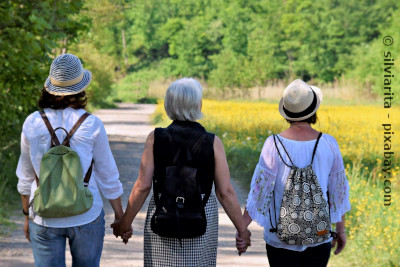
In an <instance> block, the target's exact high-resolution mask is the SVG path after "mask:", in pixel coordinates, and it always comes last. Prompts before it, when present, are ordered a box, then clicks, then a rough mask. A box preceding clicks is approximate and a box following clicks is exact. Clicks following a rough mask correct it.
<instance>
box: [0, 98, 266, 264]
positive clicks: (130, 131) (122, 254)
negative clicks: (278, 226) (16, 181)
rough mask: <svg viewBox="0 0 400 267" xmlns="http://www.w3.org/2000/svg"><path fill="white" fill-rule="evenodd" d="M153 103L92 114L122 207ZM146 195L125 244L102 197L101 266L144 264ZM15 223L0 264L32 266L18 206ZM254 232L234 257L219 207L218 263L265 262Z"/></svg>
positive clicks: (1, 245)
mask: <svg viewBox="0 0 400 267" xmlns="http://www.w3.org/2000/svg"><path fill="white" fill-rule="evenodd" d="M154 109H155V106H154V105H144V104H120V105H119V107H118V108H117V109H101V110H98V111H96V112H95V113H94V114H95V115H97V116H98V117H99V118H100V119H101V120H102V121H103V123H104V126H105V128H106V131H107V134H108V136H109V141H110V146H111V149H112V151H113V154H114V157H115V160H116V162H117V165H118V169H119V171H120V177H121V178H120V179H121V182H122V184H123V187H124V194H123V196H122V203H123V207H124V208H125V207H126V203H127V200H128V197H129V193H130V191H131V189H132V186H133V184H134V183H135V180H136V178H137V175H138V167H139V163H140V158H141V154H142V151H143V148H144V142H145V140H146V137H147V135H148V134H149V132H150V131H152V130H153V128H154V127H152V126H151V123H150V115H151V114H152V113H153V112H154ZM232 184H233V186H234V188H235V191H236V193H237V195H238V198H239V201H240V203H241V206H242V208H244V205H245V201H246V196H247V192H245V191H244V190H243V189H242V188H241V187H240V186H239V185H238V184H237V183H236V182H235V180H234V179H232ZM148 201H149V198H148V199H147V200H146V202H145V204H144V205H143V207H142V209H141V211H140V212H139V214H138V216H137V217H136V218H135V220H134V222H133V225H132V226H133V229H134V237H133V238H132V239H130V241H129V243H128V244H127V245H124V244H123V243H122V242H121V241H120V239H116V238H115V237H114V236H113V235H112V231H111V229H110V228H109V225H110V224H111V223H112V221H113V216H114V215H113V211H112V209H111V206H110V205H109V203H108V202H107V201H104V210H105V213H106V235H105V238H104V249H103V254H102V259H101V266H143V226H144V220H145V217H146V209H147V206H148ZM10 216H11V217H12V219H13V221H15V222H16V224H17V227H16V229H15V230H10V235H9V236H7V237H1V240H0V266H4V267H6V266H13V267H14V266H18V267H24V266H34V262H33V255H32V250H31V247H30V244H29V243H28V241H26V240H25V238H24V235H23V231H22V226H23V217H22V216H21V215H20V210H17V211H15V212H13V213H12V214H11V215H10ZM249 229H250V231H251V232H252V244H253V245H252V247H250V248H249V249H248V252H246V253H245V254H243V255H242V256H240V257H239V256H238V255H237V253H236V248H235V232H236V231H235V228H234V227H233V224H232V223H231V222H230V220H229V219H228V216H227V215H226V214H225V212H224V211H223V209H222V207H219V236H218V256H217V266H221V267H222V266H229V267H233V266H268V260H267V256H266V253H265V242H264V241H263V237H262V236H263V234H262V228H260V227H259V226H258V225H256V224H255V223H252V224H251V225H250V228H249ZM66 259H67V266H71V256H70V254H69V252H68V245H67V253H66Z"/></svg>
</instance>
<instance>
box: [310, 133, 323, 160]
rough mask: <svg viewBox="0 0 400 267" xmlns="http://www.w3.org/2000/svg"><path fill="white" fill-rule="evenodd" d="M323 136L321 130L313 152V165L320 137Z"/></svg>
mask: <svg viewBox="0 0 400 267" xmlns="http://www.w3.org/2000/svg"><path fill="white" fill-rule="evenodd" d="M321 136H322V133H321V132H320V133H319V135H318V138H317V142H315V146H314V151H313V153H312V158H311V165H312V164H313V162H314V156H315V152H316V151H317V146H318V142H319V139H320V138H321Z"/></svg>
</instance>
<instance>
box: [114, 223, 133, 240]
mask: <svg viewBox="0 0 400 267" xmlns="http://www.w3.org/2000/svg"><path fill="white" fill-rule="evenodd" d="M111 228H113V234H114V235H115V237H116V238H117V237H118V236H120V237H121V238H122V242H124V243H125V244H127V243H128V240H129V238H131V237H132V235H133V229H132V226H129V228H128V229H124V228H123V227H122V225H121V221H118V220H115V221H114V223H112V224H111Z"/></svg>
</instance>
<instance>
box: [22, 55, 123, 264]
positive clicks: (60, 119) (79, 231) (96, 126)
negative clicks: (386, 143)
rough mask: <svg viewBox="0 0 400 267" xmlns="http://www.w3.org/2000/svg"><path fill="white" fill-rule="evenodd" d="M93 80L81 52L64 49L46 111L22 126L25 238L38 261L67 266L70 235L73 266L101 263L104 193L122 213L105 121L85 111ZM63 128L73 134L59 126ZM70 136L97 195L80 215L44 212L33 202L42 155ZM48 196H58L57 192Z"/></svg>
mask: <svg viewBox="0 0 400 267" xmlns="http://www.w3.org/2000/svg"><path fill="white" fill-rule="evenodd" d="M91 80H92V74H91V72H90V71H88V70H86V69H84V68H83V66H82V64H81V61H80V60H79V58H78V57H76V56H74V55H71V54H63V55H60V56H59V57H57V58H56V59H54V61H53V63H52V64H51V67H50V75H49V77H48V78H47V79H46V82H45V84H44V89H43V90H42V93H41V96H40V99H39V102H38V106H39V108H40V109H42V111H40V112H38V111H36V112H34V113H32V114H30V115H29V116H28V117H27V118H26V120H25V122H24V125H23V128H22V133H21V156H20V159H19V162H18V167H17V176H18V179H19V180H18V192H19V193H20V194H21V199H22V206H23V208H22V212H23V213H24V215H25V225H24V232H25V237H26V238H27V239H28V241H30V242H31V244H32V249H33V256H34V259H35V266H52V267H54V266H65V243H66V239H68V242H69V247H70V252H71V255H72V264H73V266H99V264H100V257H101V253H102V249H103V239H104V230H105V227H104V225H105V221H104V211H103V202H102V199H101V195H100V192H101V193H102V195H103V196H104V197H105V198H107V199H109V201H110V203H111V206H112V207H113V209H114V212H115V219H116V220H118V219H120V218H121V217H122V215H123V210H122V206H121V195H122V185H121V183H120V181H119V173H118V169H117V166H116V164H115V161H114V158H113V155H112V153H111V150H110V147H109V144H108V139H107V135H106V132H105V129H104V126H103V123H102V122H101V120H100V119H99V118H97V117H96V116H94V115H91V114H89V113H87V112H86V111H85V107H86V103H87V97H86V93H85V89H86V88H87V87H88V86H89V84H90V82H91ZM58 127H62V128H64V129H65V130H66V132H68V133H66V132H64V131H58V130H57V128H58ZM53 129H56V131H55V132H54V130H53ZM67 135H68V136H67ZM66 137H67V138H66ZM65 139H68V140H69V147H70V148H71V149H72V150H73V151H75V152H76V153H77V155H78V156H79V159H80V162H81V168H82V174H83V175H85V174H86V175H85V179H84V177H82V178H77V180H78V181H79V179H82V180H81V181H80V182H83V180H84V182H86V185H85V187H86V188H87V189H88V190H87V189H85V190H87V191H85V192H88V194H89V195H90V194H91V195H92V199H93V200H92V202H91V206H89V207H88V210H87V211H85V212H83V213H81V214H76V215H71V216H66V217H54V216H50V217H48V216H44V215H43V214H42V213H41V214H42V215H39V214H38V213H37V212H35V210H36V208H34V207H32V205H30V203H32V202H33V198H34V193H35V191H37V189H38V187H39V185H40V186H42V184H41V183H40V182H41V181H40V180H41V179H42V177H43V173H44V170H42V176H40V173H41V161H42V158H43V155H44V154H45V153H46V152H47V151H48V150H49V148H50V147H52V146H53V145H54V142H55V143H57V142H58V143H61V142H63V141H62V140H65ZM67 168H68V167H67ZM79 171H80V170H79ZM62 176H63V175H62ZM50 178H51V179H56V177H50ZM81 184H82V186H83V183H81ZM82 190H83V188H82ZM73 193H74V192H71V194H73ZM49 197H54V193H53V194H52V195H50V196H49ZM35 198H36V196H35ZM33 203H34V205H35V203H36V202H33Z"/></svg>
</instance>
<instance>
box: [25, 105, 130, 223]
mask: <svg viewBox="0 0 400 267" xmlns="http://www.w3.org/2000/svg"><path fill="white" fill-rule="evenodd" d="M44 111H45V113H46V115H47V117H48V119H49V121H50V124H51V125H52V126H53V129H55V128H56V127H63V128H65V129H66V130H67V131H70V130H71V128H72V126H73V125H74V124H75V123H76V122H77V121H78V119H79V118H80V116H82V115H83V114H84V113H85V112H86V111H85V110H83V109H79V110H76V109H72V108H66V109H59V110H54V109H45V110H44ZM56 135H57V137H58V140H60V141H61V142H62V141H63V140H64V138H65V136H66V134H65V132H64V131H62V130H59V131H56ZM70 146H71V148H72V149H73V150H74V151H75V152H76V153H78V155H79V157H80V160H81V164H82V171H83V173H84V174H86V172H87V170H88V169H89V166H90V164H91V161H92V158H93V159H94V165H93V171H92V176H91V179H90V181H89V186H88V189H89V190H90V191H91V192H92V194H93V206H92V207H91V208H90V209H89V210H88V211H87V212H86V213H84V214H81V215H76V216H71V217H64V218H42V217H40V216H38V215H35V217H34V222H35V223H37V224H39V225H43V226H48V227H55V228H64V227H73V226H79V225H83V224H87V223H90V222H92V221H93V220H95V219H96V218H97V217H98V216H99V215H100V213H101V210H102V208H103V201H102V199H101V195H100V192H99V189H100V191H101V193H102V194H103V196H104V197H105V198H106V199H116V198H118V197H120V196H121V195H122V184H121V182H120V181H119V173H118V169H117V165H116V164H115V160H114V157H113V155H112V153H111V149H110V146H109V143H108V138H107V134H106V131H105V129H104V125H103V123H102V122H101V120H100V119H99V118H97V117H96V116H95V115H93V114H92V115H90V116H89V117H88V118H86V120H85V121H84V122H83V123H82V124H81V126H80V127H79V128H78V130H77V131H76V132H75V134H74V135H73V136H72V138H71V141H70ZM49 148H50V133H49V131H48V130H47V128H46V125H45V124H44V121H43V119H42V118H41V116H40V114H39V112H37V111H36V112H34V113H32V114H30V115H29V116H28V117H27V118H26V120H25V122H24V125H23V127H22V133H21V156H20V158H19V162H18V167H17V177H18V179H19V180H18V192H19V193H20V194H22V195H30V200H32V198H33V195H34V192H35V190H36V188H37V186H36V182H35V173H36V174H37V176H38V177H39V174H40V161H41V159H42V157H43V154H44V153H46V152H47V150H49ZM82 179H83V177H82ZM29 212H30V214H31V215H32V214H33V211H32V208H31V209H30V211H29Z"/></svg>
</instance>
